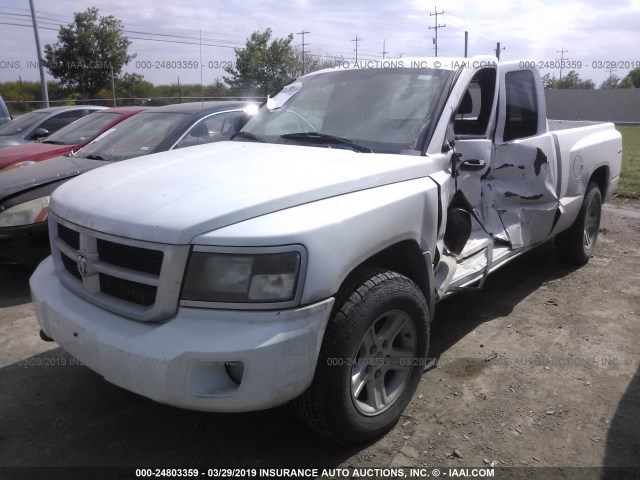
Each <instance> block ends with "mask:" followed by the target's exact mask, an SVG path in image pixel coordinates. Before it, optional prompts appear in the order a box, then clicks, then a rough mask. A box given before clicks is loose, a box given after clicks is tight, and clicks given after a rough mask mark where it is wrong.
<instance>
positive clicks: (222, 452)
mask: <svg viewBox="0 0 640 480" xmlns="http://www.w3.org/2000/svg"><path fill="white" fill-rule="evenodd" d="M601 228H602V229H601V232H600V239H599V243H598V246H597V249H596V256H595V257H594V258H593V259H592V260H591V262H590V263H589V264H588V265H587V266H586V267H583V268H580V269H571V268H566V267H564V266H561V265H560V264H559V263H558V262H557V261H556V259H555V254H554V251H553V248H552V246H549V245H545V246H542V247H540V248H538V249H536V250H535V251H533V252H530V253H529V254H527V255H526V256H524V257H522V258H520V259H518V260H516V261H514V262H512V263H511V264H509V265H507V266H506V267H505V268H503V269H502V270H500V271H499V272H496V273H495V274H494V275H492V276H491V277H490V278H489V280H488V281H487V284H486V285H485V288H484V289H483V290H482V291H479V292H473V293H467V294H461V295H458V296H456V297H453V298H451V299H448V300H446V301H444V302H442V303H441V304H439V305H438V307H437V316H436V323H435V325H434V327H433V330H432V343H431V347H430V356H431V357H435V358H436V359H438V361H437V364H436V365H432V368H430V369H427V371H425V374H424V378H423V380H422V383H421V384H420V387H419V389H418V392H417V396H416V397H415V398H414V400H413V402H412V403H411V405H410V407H409V408H408V409H407V411H406V412H405V417H404V418H403V419H402V420H401V421H400V423H399V424H398V425H397V427H396V428H395V429H394V430H393V431H392V432H390V433H389V434H388V435H387V436H385V437H384V438H382V439H380V440H379V441H377V442H374V443H372V444H369V445H364V446H360V447H355V448H354V447H349V448H346V447H344V446H335V445H331V444H328V443H327V442H325V441H323V440H321V439H319V438H317V437H316V436H314V434H312V433H311V432H309V431H308V430H307V429H306V428H305V426H304V425H303V424H302V423H301V422H300V421H299V420H298V419H297V418H296V417H295V416H294V414H293V412H292V409H290V408H289V407H287V406H285V407H282V408H279V409H275V410H271V411H266V412H258V413H251V414H236V415H219V414H206V413H198V412H189V411H183V410H179V409H175V408H171V407H166V406H163V405H159V404H156V403H154V402H152V401H150V400H147V399H145V398H142V397H139V396H137V395H134V394H131V393H128V392H126V391H124V390H121V389H119V388H118V387H115V386H113V385H111V384H109V383H107V382H105V381H104V380H103V379H102V378H101V377H100V376H98V375H96V374H94V373H93V372H91V371H90V370H88V369H87V368H85V367H83V366H80V365H77V364H75V365H73V364H71V363H72V360H71V358H70V357H68V356H67V355H66V354H65V353H64V352H63V351H62V350H61V349H60V348H57V347H56V344H52V343H44V342H42V341H40V339H39V338H38V327H37V326H36V325H37V324H36V321H35V319H34V316H33V309H32V306H31V304H30V303H29V292H28V283H27V281H28V276H29V272H25V271H21V270H17V269H7V268H5V269H2V270H0V307H1V308H0V466H153V467H157V466H178V467H195V466H203V467H204V466H212V465H220V464H224V465H227V466H232V467H241V466H246V467H255V468H260V467H267V466H273V467H299V466H311V467H319V468H322V467H327V468H328V467H338V466H340V467H347V466H352V467H365V466H375V467H386V466H427V467H429V466H445V467H462V466H464V467H484V466H486V465H487V463H490V462H493V461H495V462H497V465H498V466H520V467H522V466H536V467H545V466H555V467H558V466H562V467H570V466H582V467H585V466H587V467H592V466H635V467H640V455H639V453H640V371H639V368H640V362H639V359H640V355H639V353H640V241H639V239H640V202H637V201H620V200H618V201H617V202H616V203H615V204H610V205H608V206H606V208H605V212H604V219H603V224H602V227H601ZM62 359H64V363H66V365H62V363H63V362H62ZM454 450H455V451H456V454H455V455H454V454H453V452H454ZM0 476H1V474H0ZM576 478H580V476H578V477H576Z"/></svg>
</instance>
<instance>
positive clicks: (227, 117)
mask: <svg viewBox="0 0 640 480" xmlns="http://www.w3.org/2000/svg"><path fill="white" fill-rule="evenodd" d="M240 115H242V112H225V113H219V114H216V115H211V116H209V117H207V118H204V119H202V120H200V121H199V122H198V123H196V124H195V125H194V126H193V127H191V129H190V130H189V131H188V132H187V134H186V135H185V136H184V137H183V138H182V140H180V141H179V142H178V144H177V145H176V146H175V148H185V147H192V146H194V145H202V144H204V143H211V142H219V141H222V140H227V139H228V138H229V137H230V136H231V135H233V134H234V133H235V127H234V125H235V122H236V119H238V117H240Z"/></svg>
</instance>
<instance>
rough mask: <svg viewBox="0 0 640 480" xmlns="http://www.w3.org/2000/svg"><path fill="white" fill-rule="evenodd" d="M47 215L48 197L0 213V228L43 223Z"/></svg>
mask: <svg viewBox="0 0 640 480" xmlns="http://www.w3.org/2000/svg"><path fill="white" fill-rule="evenodd" d="M48 214H49V197H40V198H36V199H35V200H29V201H28V202H24V203H21V204H19V205H14V206H13V207H9V208H7V209H6V210H4V211H2V212H0V227H17V226H20V225H31V224H32V223H39V222H44V221H45V220H46V219H47V215H48Z"/></svg>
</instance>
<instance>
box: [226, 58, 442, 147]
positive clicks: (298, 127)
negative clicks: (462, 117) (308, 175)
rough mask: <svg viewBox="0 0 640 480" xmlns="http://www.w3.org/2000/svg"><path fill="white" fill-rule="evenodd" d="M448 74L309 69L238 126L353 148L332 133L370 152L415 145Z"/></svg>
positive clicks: (288, 139) (278, 138)
mask: <svg viewBox="0 0 640 480" xmlns="http://www.w3.org/2000/svg"><path fill="white" fill-rule="evenodd" d="M450 75H452V72H449V71H445V70H433V69H413V68H402V69H401V68H393V69H382V68H381V69H375V68H372V69H361V70H338V71H330V72H325V73H320V74H312V75H308V76H306V77H302V78H301V79H299V80H297V81H296V82H294V83H291V84H289V85H287V86H286V87H285V88H283V89H282V90H281V91H280V92H279V93H278V94H277V95H275V96H274V97H273V98H270V99H269V100H268V101H267V106H266V108H263V109H261V111H260V113H259V114H258V115H257V116H256V117H254V118H253V119H252V120H251V121H250V122H249V123H247V125H246V126H245V127H244V129H243V130H244V131H245V132H248V133H250V134H253V135H257V136H258V137H260V138H262V139H264V140H266V141H267V142H272V143H294V144H301V143H303V144H305V143H306V144H312V145H323V146H331V147H333V148H353V147H350V146H349V144H348V143H345V142H342V143H340V142H332V140H331V138H330V136H334V137H340V139H347V140H350V141H351V142H353V143H355V144H357V147H365V148H366V149H371V150H372V151H373V152H386V153H400V152H402V151H403V150H415V149H419V148H420V147H421V144H422V143H423V141H424V135H425V133H426V132H428V130H429V126H430V125H431V123H432V122H434V121H435V120H436V119H435V118H434V116H435V114H436V112H435V110H436V104H437V102H438V100H439V98H440V97H441V95H442V90H443V88H444V85H445V84H446V82H447V80H448V78H449V76H450ZM294 133H295V134H299V133H305V134H308V133H313V135H306V136H305V135H291V134H294ZM283 136H284V138H283ZM236 138H238V140H243V139H244V140H246V138H247V136H243V135H238V136H237V137H236ZM319 141H320V142H319ZM360 151H364V150H362V149H360Z"/></svg>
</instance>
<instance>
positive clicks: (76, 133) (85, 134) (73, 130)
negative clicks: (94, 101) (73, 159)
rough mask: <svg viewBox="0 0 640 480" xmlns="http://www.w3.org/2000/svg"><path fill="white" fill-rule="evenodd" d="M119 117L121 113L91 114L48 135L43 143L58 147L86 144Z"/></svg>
mask: <svg viewBox="0 0 640 480" xmlns="http://www.w3.org/2000/svg"><path fill="white" fill-rule="evenodd" d="M121 116H122V114H121V113H115V112H104V113H103V112H100V113H92V114H90V115H87V116H86V117H84V118H81V119H80V120H76V121H75V122H73V123H71V124H69V125H67V126H66V127H64V128H61V129H60V130H58V131H57V132H55V133H53V134H51V135H49V136H48V137H47V139H46V140H45V141H44V143H56V144H58V145H77V144H79V143H86V142H88V141H89V140H91V139H92V138H93V137H95V136H96V135H98V134H99V133H100V132H101V131H102V130H103V129H104V128H106V127H107V125H109V124H110V123H113V122H115V121H116V119H117V118H118V117H121Z"/></svg>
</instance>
